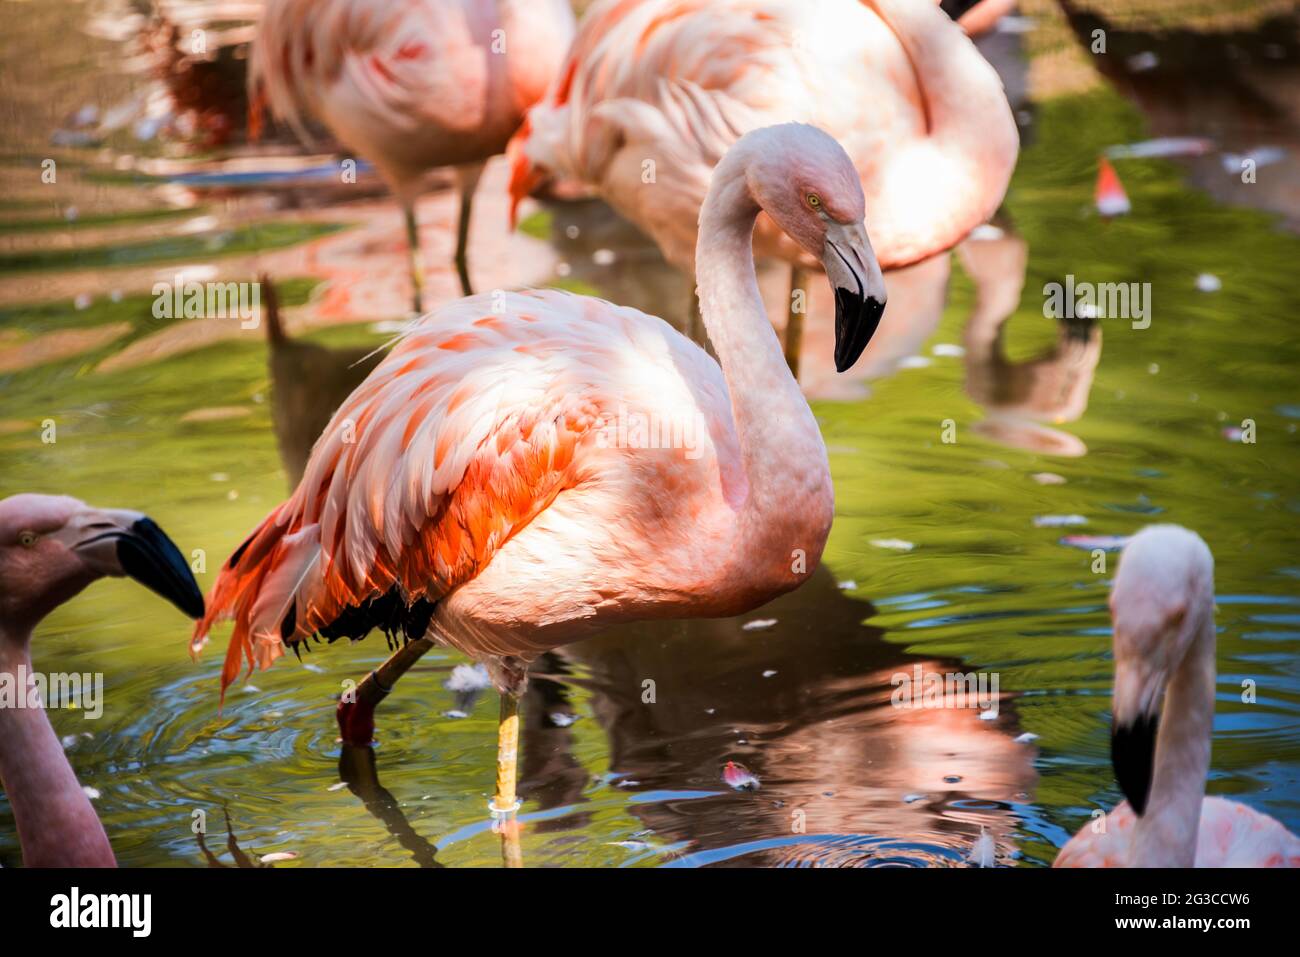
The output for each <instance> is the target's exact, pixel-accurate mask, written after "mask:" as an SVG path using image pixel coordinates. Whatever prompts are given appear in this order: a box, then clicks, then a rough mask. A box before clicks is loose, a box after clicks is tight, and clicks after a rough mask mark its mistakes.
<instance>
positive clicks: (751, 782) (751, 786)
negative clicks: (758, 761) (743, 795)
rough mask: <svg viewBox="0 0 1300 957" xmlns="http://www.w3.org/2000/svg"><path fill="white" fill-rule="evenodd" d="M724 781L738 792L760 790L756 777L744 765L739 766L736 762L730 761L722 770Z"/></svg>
mask: <svg viewBox="0 0 1300 957" xmlns="http://www.w3.org/2000/svg"><path fill="white" fill-rule="evenodd" d="M722 780H723V781H725V782H726V783H727V785H728V786H729V787H733V788H735V789H736V790H737V791H757V790H758V778H756V777H754V775H753V774H752V773H750V771H749V769H748V768H747V767H745V766H744V765H743V764H737V763H736V762H735V761H728V762H727V766H726V767H725V768H723V769H722Z"/></svg>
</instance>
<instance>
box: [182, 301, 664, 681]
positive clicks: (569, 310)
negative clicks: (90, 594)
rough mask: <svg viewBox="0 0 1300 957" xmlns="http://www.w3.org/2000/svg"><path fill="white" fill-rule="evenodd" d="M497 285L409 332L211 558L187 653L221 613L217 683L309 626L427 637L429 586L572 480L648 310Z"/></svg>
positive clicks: (480, 557)
mask: <svg viewBox="0 0 1300 957" xmlns="http://www.w3.org/2000/svg"><path fill="white" fill-rule="evenodd" d="M500 295H501V294H493V295H491V296H476V297H472V298H469V299H462V300H458V301H457V302H454V303H451V304H450V305H448V306H447V307H444V308H443V309H441V310H439V311H437V312H434V313H432V314H431V315H429V316H427V317H425V318H424V319H423V320H421V321H420V323H419V324H418V325H416V326H415V327H414V328H413V329H412V330H411V331H409V332H408V333H407V334H406V335H405V336H404V337H403V338H402V339H401V340H400V341H399V342H398V344H397V345H396V347H395V348H394V349H393V350H392V351H391V352H390V353H389V355H388V356H387V357H386V358H385V359H384V361H383V362H382V363H380V365H379V366H378V367H376V369H375V370H374V372H372V373H371V375H370V376H369V377H368V378H367V379H366V381H365V382H363V383H362V384H361V386H360V387H358V389H357V390H356V391H355V392H354V393H353V394H352V396H351V397H350V398H349V399H348V400H347V401H346V402H345V403H344V404H343V406H342V407H341V408H340V409H339V410H338V412H337V413H335V415H334V418H333V419H332V420H331V421H330V423H329V425H328V426H327V427H326V429H325V431H324V433H323V434H322V435H321V437H320V439H319V440H318V441H317V443H316V445H315V447H314V448H313V450H312V456H311V459H310V461H309V462H308V464H307V467H306V469H305V471H304V474H303V478H302V481H301V482H300V484H299V485H298V488H297V489H296V491H295V492H294V494H293V496H292V497H291V498H290V499H289V500H288V501H286V502H285V503H284V504H283V505H281V506H280V507H279V508H277V509H276V510H275V511H273V512H272V513H271V514H270V515H269V516H268V517H267V518H266V520H265V521H263V522H262V524H261V525H260V526H259V527H258V528H257V529H256V530H255V531H254V532H253V534H252V535H251V536H250V537H249V538H248V540H247V541H245V543H244V544H243V545H241V546H240V548H239V549H238V550H237V551H236V552H235V553H234V555H232V556H231V558H230V560H229V561H228V562H227V563H226V565H225V566H224V567H223V568H222V570H221V573H220V575H219V577H218V579H217V582H216V585H215V586H214V588H213V591H212V595H211V598H210V601H209V604H208V612H207V615H206V617H205V618H204V619H203V620H202V621H201V622H199V624H198V625H197V626H196V628H195V632H194V639H193V643H192V650H193V651H194V652H195V653H197V651H198V650H199V649H200V648H201V647H202V646H203V644H204V643H205V641H206V639H207V635H208V632H209V630H210V628H211V627H212V625H213V623H214V622H215V621H218V620H221V619H227V618H233V619H234V621H235V628H234V632H233V635H232V638H231V644H230V648H229V650H228V653H227V657H226V662H225V668H224V670H223V673H222V689H223V693H224V690H225V688H226V686H228V685H229V684H230V682H231V681H233V680H234V678H235V677H236V675H237V674H238V672H239V669H240V665H241V662H246V663H247V665H248V668H249V669H250V670H251V669H252V668H253V666H254V665H256V666H258V667H262V668H265V667H267V666H268V665H269V664H270V663H271V662H272V661H274V660H275V659H276V658H278V657H279V656H280V655H282V654H283V653H284V646H285V645H286V644H289V645H296V644H297V643H298V642H301V641H303V640H306V639H307V638H309V637H311V636H313V635H317V634H319V635H321V636H324V637H326V638H328V639H330V640H333V639H335V638H339V637H349V638H360V637H362V636H364V635H365V634H366V633H367V632H368V631H370V630H371V629H372V628H374V627H380V628H382V629H384V630H385V631H386V632H388V633H389V634H390V636H391V635H394V634H396V633H399V632H401V633H405V635H406V636H407V637H408V638H412V637H418V636H420V635H423V633H424V630H425V628H426V627H427V625H428V622H429V619H430V616H431V614H432V611H433V608H434V605H435V604H436V602H437V601H438V600H439V599H441V598H442V597H443V596H445V595H446V594H447V593H449V592H450V591H452V590H453V589H455V588H456V587H457V586H458V585H460V584H462V583H464V582H466V581H468V580H470V579H472V578H473V577H474V576H475V575H477V574H478V572H479V571H480V570H481V569H482V568H483V567H484V566H485V565H486V564H487V563H488V562H489V561H491V559H492V556H493V554H494V553H495V552H496V551H497V550H498V549H499V548H500V547H501V546H502V545H503V544H505V542H506V541H508V540H509V539H510V537H511V536H512V535H514V534H515V533H516V532H518V531H519V530H520V529H522V528H523V527H525V526H526V525H527V524H528V523H529V522H530V521H532V520H533V518H535V517H536V516H537V515H538V514H539V513H540V512H542V511H543V510H544V509H546V508H547V506H548V505H550V503H551V502H552V501H553V500H554V499H555V497H556V496H557V495H558V494H560V492H562V491H563V490H565V489H566V488H570V487H572V486H574V485H576V484H577V483H579V482H580V481H581V479H582V470H581V467H580V466H581V455H580V454H579V453H580V451H581V450H582V448H583V447H584V443H587V442H588V440H589V439H592V438H593V435H594V430H595V429H596V428H597V426H598V424H599V423H600V422H601V421H602V415H603V414H604V410H603V406H602V402H604V401H606V400H605V399H602V398H601V396H606V397H607V396H609V395H611V394H612V390H611V389H610V388H609V387H608V383H609V381H610V376H611V374H616V373H614V372H613V370H615V369H617V368H618V366H619V363H618V356H617V351H618V349H619V348H620V345H622V346H625V345H626V344H627V341H628V337H629V336H630V337H632V338H635V337H636V336H637V335H638V334H641V335H643V336H644V331H641V332H640V333H638V321H639V320H644V319H646V317H645V316H643V315H642V314H640V313H637V312H636V311H635V310H629V309H621V308H619V307H615V306H611V305H610V304H608V303H603V302H600V301H598V300H592V299H587V298H585V297H578V296H572V295H569V294H567V293H561V292H558V291H554V290H551V291H540V292H533V293H521V294H508V295H507V296H505V297H504V299H503V300H502V301H497V297H499V296H500ZM661 325H662V324H661Z"/></svg>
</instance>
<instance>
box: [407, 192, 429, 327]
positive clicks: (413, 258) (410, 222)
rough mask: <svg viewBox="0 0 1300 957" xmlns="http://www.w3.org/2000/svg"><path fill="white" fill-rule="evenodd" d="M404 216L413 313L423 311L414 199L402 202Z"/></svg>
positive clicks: (417, 223)
mask: <svg viewBox="0 0 1300 957" xmlns="http://www.w3.org/2000/svg"><path fill="white" fill-rule="evenodd" d="M402 213H403V215H404V216H405V217H406V245H407V253H408V255H409V256H410V266H411V289H412V305H413V308H414V309H415V314H416V315H417V316H418V315H421V314H422V313H423V312H424V261H423V259H422V257H421V256H420V224H419V222H418V221H417V220H416V218H415V200H414V199H412V200H411V201H410V202H404V203H403V204H402Z"/></svg>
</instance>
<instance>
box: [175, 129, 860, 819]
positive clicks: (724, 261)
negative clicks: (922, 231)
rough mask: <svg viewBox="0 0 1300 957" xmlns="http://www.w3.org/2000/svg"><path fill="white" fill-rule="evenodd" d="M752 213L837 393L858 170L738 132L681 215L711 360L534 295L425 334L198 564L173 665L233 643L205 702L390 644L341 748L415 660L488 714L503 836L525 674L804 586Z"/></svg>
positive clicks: (806, 470)
mask: <svg viewBox="0 0 1300 957" xmlns="http://www.w3.org/2000/svg"><path fill="white" fill-rule="evenodd" d="M760 211H764V212H766V214H767V215H768V216H769V217H771V219H772V221H773V222H774V223H776V224H777V225H778V226H780V228H782V229H783V230H785V231H786V233H787V234H788V235H789V236H790V237H791V238H792V240H793V241H794V242H796V243H797V244H798V245H799V247H800V248H801V249H803V250H805V251H806V252H807V253H808V254H809V255H815V256H819V257H820V258H821V260H822V262H823V263H824V265H825V269H826V273H827V276H828V278H829V279H830V281H831V284H832V286H833V288H834V291H835V301H836V313H837V316H836V333H837V335H836V344H835V361H836V365H837V367H838V368H840V369H841V370H843V369H847V368H849V367H850V366H851V365H852V364H853V362H854V361H855V360H856V359H857V358H858V356H859V355H860V354H861V353H862V350H863V349H864V348H865V347H866V345H867V342H868V341H869V340H870V338H871V335H872V333H873V332H874V331H875V328H876V326H877V324H878V323H879V321H880V317H881V314H882V313H883V311H884V305H885V301H884V300H885V292H884V283H883V280H882V277H881V274H880V268H879V265H878V264H877V262H876V258H875V255H874V254H873V253H872V249H871V243H870V241H869V240H868V238H867V233H866V230H865V228H864V225H863V216H864V201H863V196H862V187H861V184H860V181H859V179H858V175H857V171H856V169H855V168H854V166H853V163H852V161H851V160H850V159H849V157H848V155H847V154H846V153H845V152H844V150H843V149H842V148H841V147H840V146H839V144H838V143H836V142H835V140H834V139H832V138H831V137H830V136H828V135H827V134H826V133H824V132H822V131H821V130H818V129H816V128H814V127H811V126H804V125H800V124H786V125H781V126H775V127H768V128H764V129H759V130H755V131H752V132H750V133H748V134H746V135H745V136H743V137H741V138H740V139H739V140H737V142H736V143H735V144H734V145H733V146H732V147H731V149H730V150H729V151H728V152H727V155H726V156H725V157H724V158H723V160H722V162H721V163H720V164H719V165H718V168H717V170H716V171H715V172H714V174H713V181H712V184H711V185H710V187H709V193H708V196H707V198H706V200H705V202H704V206H703V209H702V210H701V212H700V230H699V235H700V240H699V242H700V246H699V253H698V259H697V266H698V274H699V282H700V305H701V309H702V312H703V317H704V323H705V327H706V329H707V331H708V334H709V337H710V339H711V340H712V343H713V346H714V348H715V349H716V352H717V356H718V359H717V361H714V360H713V359H712V358H711V357H710V356H709V355H708V354H707V353H706V352H705V351H704V350H703V349H701V348H700V347H699V346H697V345H696V344H695V343H693V342H691V341H690V340H689V339H687V338H686V337H684V336H682V335H681V334H680V333H678V332H677V331H675V330H674V329H673V328H672V327H671V326H670V325H668V323H666V322H664V321H663V320H661V319H658V318H655V317H653V316H648V315H646V314H644V313H642V312H638V311H637V310H634V309H629V308H624V307H620V306H616V305H613V304H611V303H608V302H605V301H602V300H599V299H593V298H589V297H586V296H575V295H571V294H569V293H565V292H560V291H558V290H533V291H528V292H520V293H509V294H504V295H500V296H497V295H494V296H475V297H471V298H467V299H461V300H458V301H456V302H452V303H449V304H447V305H445V306H442V307H440V308H439V309H437V310H435V311H434V312H432V313H430V314H429V315H428V316H425V317H424V318H423V319H421V320H420V321H419V322H418V323H416V324H415V325H413V327H411V328H410V329H409V330H408V331H407V332H406V333H405V334H404V335H403V337H402V338H401V339H400V341H399V342H398V343H397V345H396V346H395V348H394V349H393V350H392V351H391V352H390V353H389V354H388V355H387V357H386V358H385V359H384V361H383V362H382V363H380V365H379V366H378V367H377V368H376V369H375V370H374V372H373V373H371V375H370V376H369V378H367V379H366V381H365V382H363V383H362V384H361V386H360V387H358V389H357V390H356V391H355V392H354V393H353V394H352V396H351V397H350V398H349V399H348V400H347V401H346V402H345V403H344V404H343V406H342V407H341V408H340V409H339V411H338V412H337V413H336V414H335V416H334V418H333V419H332V420H331V422H330V424H329V426H327V427H326V429H325V432H324V433H323V435H322V436H321V438H320V440H319V441H318V442H317V443H316V446H315V448H314V449H313V451H312V456H311V460H310V461H309V462H308V464H307V468H306V471H305V473H304V475H303V479H302V481H301V482H300V483H299V485H298V488H297V490H296V491H295V492H294V494H293V496H292V497H291V498H290V499H289V500H288V501H287V502H285V503H284V504H283V505H281V506H280V507H279V508H277V509H275V510H274V511H273V512H272V513H271V514H270V516H269V517H268V518H267V519H266V520H265V521H264V522H263V523H262V524H261V525H260V526H259V527H258V528H257V529H256V530H255V531H254V532H253V533H252V535H251V536H249V538H248V539H247V540H246V541H245V542H244V544H242V545H241V546H240V547H239V548H238V549H237V550H236V551H235V553H234V554H233V555H232V556H231V557H230V559H229V561H228V562H226V563H225V564H224V565H223V567H222V570H221V573H220V576H219V577H218V579H217V582H216V584H215V586H214V588H213V591H212V593H211V600H210V602H209V606H208V613H207V615H206V616H205V617H204V619H203V620H202V621H201V622H200V623H199V624H198V626H197V627H196V629H195V632H194V638H193V650H194V651H196V652H197V651H198V650H199V649H200V648H201V647H202V645H203V643H204V641H205V640H206V638H207V636H208V633H209V630H210V629H211V627H212V625H213V623H214V622H215V621H217V620H218V619H221V618H233V619H234V621H235V626H234V632H233V635H232V638H231V642H230V647H229V649H228V652H227V655H226V662H225V667H224V670H223V673H222V682H223V690H224V687H225V686H226V685H228V684H229V683H230V682H231V681H232V680H234V678H235V677H236V675H237V674H238V673H239V671H240V669H241V665H242V664H243V663H244V662H245V661H246V662H247V663H248V667H249V668H250V669H251V668H252V667H253V666H254V665H257V666H259V667H266V666H268V665H270V664H271V662H273V661H274V660H275V659H276V658H278V657H279V656H280V655H282V654H283V653H284V649H285V646H286V645H291V646H294V647H297V646H298V645H299V644H300V643H301V642H303V641H306V640H307V639H309V638H312V637H313V636H315V635H322V636H324V637H326V638H329V639H331V640H332V639H335V638H339V637H344V636H346V637H349V638H360V637H362V636H364V635H365V634H366V633H367V632H369V631H370V630H371V629H372V628H375V627H379V628H381V629H383V630H384V631H386V632H387V633H389V634H390V635H394V634H398V633H400V634H402V635H403V636H404V637H405V638H406V639H407V640H408V642H409V644H407V645H405V646H404V647H403V648H401V649H400V650H399V651H398V652H397V653H396V654H395V655H394V656H393V657H392V658H390V659H389V662H387V663H386V664H385V665H383V666H381V668H380V669H379V672H378V673H377V674H372V675H371V676H370V678H368V679H367V681H366V682H363V684H362V686H361V687H360V688H358V689H357V695H356V700H355V701H345V702H343V703H342V704H341V705H340V711H339V723H340V726H341V728H342V730H343V735H344V738H345V740H349V741H352V742H354V743H360V744H364V743H367V742H368V741H369V740H370V734H371V731H372V730H373V708H374V704H375V701H376V700H378V698H379V697H382V695H383V694H384V693H386V691H387V688H388V687H391V683H392V681H393V680H394V679H395V678H396V677H397V676H400V674H401V673H402V672H403V671H405V670H406V668H408V667H409V666H410V664H411V663H412V662H413V661H414V660H415V659H416V658H418V657H419V655H420V654H422V653H423V652H424V651H427V650H428V649H429V648H430V647H432V645H433V643H434V642H435V641H436V642H439V643H442V644H447V645H451V646H453V647H455V648H458V649H460V650H461V651H463V652H465V653H466V654H468V655H470V656H472V657H474V658H476V659H478V660H480V661H482V662H483V663H484V664H485V665H486V667H487V669H488V672H489V674H490V675H491V677H492V681H493V683H494V684H495V686H496V688H497V689H498V691H500V692H501V695H502V720H501V725H500V729H499V742H498V745H499V746H498V775H497V795H496V799H495V802H494V809H495V810H498V811H502V812H507V813H508V812H510V811H511V810H512V809H513V808H514V807H515V806H516V801H515V766H516V762H515V756H516V750H517V746H518V744H517V742H518V714H517V697H518V695H519V694H520V692H521V690H522V688H523V686H524V682H525V679H526V673H527V668H528V664H529V662H531V661H532V660H533V659H535V658H536V657H537V656H538V655H540V654H541V653H542V652H544V651H546V650H548V649H550V648H554V647H557V646H559V645H563V644H567V643H569V642H573V641H577V640H579V639H581V638H584V637H586V636H589V635H591V634H593V633H594V632H596V631H598V630H600V629H602V628H604V627H606V626H608V625H610V624H613V623H616V622H622V621H629V620H637V619H654V618H658V619H665V618H688V617H717V616H726V615H735V614H739V613H741V612H744V611H746V610H748V609H751V608H754V607H756V606H758V605H760V604H762V603H763V602H765V601H767V600H769V599H771V598H773V597H775V596H777V595H779V594H782V593H783V592H787V591H789V590H791V589H793V588H795V587H797V586H798V585H799V584H800V583H801V582H802V581H803V580H804V579H806V578H807V576H808V575H809V574H811V573H812V571H813V570H814V568H815V567H816V565H817V562H818V560H819V559H820V557H821V553H822V548H823V546H824V545H825V542H826V536H827V534H828V532H829V530H830V525H831V517H832V513H833V501H834V493H833V489H832V486H831V476H830V469H829V466H828V463H827V458H826V447H825V445H824V444H823V442H822V438H821V434H820V432H819V431H818V428H817V422H816V420H815V419H814V418H813V415H812V411H811V410H810V409H809V407H808V403H807V401H806V400H805V399H804V397H803V394H802V393H801V392H800V390H799V386H798V384H797V383H796V382H795V380H794V378H793V377H792V376H791V374H790V371H789V369H788V367H787V366H786V364H785V361H784V359H783V357H782V355H781V349H780V346H779V344H778V342H777V339H776V336H775V334H774V333H773V331H772V326H771V324H770V323H769V322H768V320H767V317H766V313H765V312H764V310H763V304H762V300H761V299H760V297H759V292H758V283H757V278H756V276H755V272H754V258H753V248H752V242H753V233H754V223H755V219H756V218H757V216H758V214H759V212H760ZM376 686H378V691H377V692H376V691H375V688H376ZM367 687H368V688H370V689H371V690H370V692H367V691H366V688H367Z"/></svg>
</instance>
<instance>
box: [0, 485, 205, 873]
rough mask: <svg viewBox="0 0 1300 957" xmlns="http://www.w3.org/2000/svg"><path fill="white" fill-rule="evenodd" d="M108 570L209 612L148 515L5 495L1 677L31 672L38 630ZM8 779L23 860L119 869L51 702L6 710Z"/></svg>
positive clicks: (195, 613) (0, 757)
mask: <svg viewBox="0 0 1300 957" xmlns="http://www.w3.org/2000/svg"><path fill="white" fill-rule="evenodd" d="M105 575H115V576H121V575H129V576H130V577H132V578H134V579H135V580H136V581H138V582H140V583H141V584H143V585H144V586H145V587H146V588H148V589H150V590H151V591H155V592H157V593H158V594H159V595H162V596H163V597H164V598H166V599H167V600H168V601H170V602H171V603H172V604H174V605H175V606H176V607H177V608H179V609H180V610H181V611H183V612H185V613H186V614H187V615H189V616H190V617H192V618H198V617H200V616H201V615H202V614H203V595H202V593H200V591H199V586H198V585H197V584H196V583H195V581H194V577H193V575H191V574H190V570H189V566H187V565H186V564H185V559H184V558H182V557H181V554H180V552H179V551H177V549H176V546H175V545H174V544H172V541H171V539H169V538H168V537H167V536H166V535H164V534H163V531H162V529H160V528H159V527H158V526H157V525H155V524H154V523H153V521H152V520H150V519H149V518H146V517H145V516H144V515H141V514H140V513H139V512H127V511H108V510H100V509H94V508H90V507H88V506H87V505H85V504H84V503H82V502H79V501H77V500H76V499H74V498H66V497H63V496H54V495H30V494H26V495H13V496H10V497H9V498H6V499H4V500H3V501H0V675H3V677H4V679H5V680H6V681H11V682H18V681H19V677H20V675H21V676H23V681H24V682H25V681H26V679H27V678H30V676H31V674H32V658H31V638H32V630H33V629H34V628H35V627H36V625H37V624H38V623H39V622H40V621H41V619H42V618H44V617H45V616H46V615H48V614H49V613H50V612H51V611H53V610H54V609H55V608H57V607H58V606H59V605H61V604H63V603H64V602H65V601H67V600H68V599H70V598H72V597H73V596H74V595H76V594H77V593H78V592H79V591H81V590H82V589H83V588H85V587H86V586H87V585H89V584H90V583H91V582H93V581H94V580H95V579H97V578H102V577H103V576H105ZM20 669H21V670H20ZM16 687H22V688H26V684H25V683H24V684H22V685H16ZM42 704H44V703H42ZM0 782H3V785H4V790H5V795H6V796H7V797H8V798H9V805H10V806H11V807H12V808H13V812H14V821H15V822H16V823H17V825H18V839H19V841H20V842H21V843H22V847H23V863H24V864H26V865H27V866H29V867H113V866H114V865H115V863H116V862H115V860H114V858H113V849H112V847H110V846H109V843H108V837H107V836H106V835H105V834H104V828H103V826H102V825H101V824H100V823H99V818H98V817H97V816H96V815H95V809H94V808H93V807H91V804H90V799H89V798H88V797H87V796H86V793H85V792H84V791H83V790H82V789H81V785H79V784H78V783H77V776H76V774H74V773H73V770H72V766H71V765H70V764H68V759H67V756H66V755H65V754H64V753H63V746H62V745H61V744H60V743H59V738H58V736H57V735H56V734H55V733H54V729H53V728H52V727H51V726H50V719H49V718H48V717H47V716H46V714H45V709H44V707H40V708H12V707H4V708H0Z"/></svg>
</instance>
